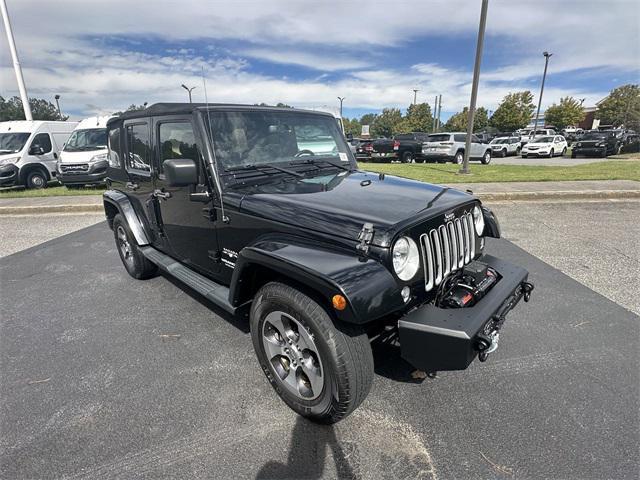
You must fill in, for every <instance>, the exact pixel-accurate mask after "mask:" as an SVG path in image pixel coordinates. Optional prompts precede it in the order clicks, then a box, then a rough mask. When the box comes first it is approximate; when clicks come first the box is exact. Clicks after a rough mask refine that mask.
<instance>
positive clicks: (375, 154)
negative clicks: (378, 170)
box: [371, 132, 429, 163]
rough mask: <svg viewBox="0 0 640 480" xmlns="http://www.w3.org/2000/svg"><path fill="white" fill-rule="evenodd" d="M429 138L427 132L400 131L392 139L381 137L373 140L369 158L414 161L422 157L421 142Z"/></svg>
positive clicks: (379, 160) (384, 160)
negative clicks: (400, 132)
mask: <svg viewBox="0 0 640 480" xmlns="http://www.w3.org/2000/svg"><path fill="white" fill-rule="evenodd" d="M428 138H429V134H428V133H422V132H411V133H402V134H398V135H396V136H394V137H393V138H392V139H389V138H381V139H379V140H376V141H374V142H373V149H372V151H371V160H372V161H374V162H375V161H378V162H394V161H400V162H402V163H415V161H416V160H419V159H422V144H423V143H424V142H426V141H427V139H428Z"/></svg>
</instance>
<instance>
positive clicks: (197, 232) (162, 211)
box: [153, 116, 220, 275]
mask: <svg viewBox="0 0 640 480" xmlns="http://www.w3.org/2000/svg"><path fill="white" fill-rule="evenodd" d="M153 128H154V137H155V139H156V140H155V142H154V151H155V155H154V157H155V160H154V169H155V171H156V175H155V190H154V192H155V198H156V202H157V205H158V209H159V219H158V220H159V224H160V230H161V234H162V237H163V238H164V239H165V242H166V247H167V249H168V252H167V253H168V254H170V255H172V256H173V257H174V258H176V259H177V260H179V261H180V262H182V263H184V264H186V265H189V266H190V267H193V268H195V269H196V270H200V271H202V272H203V273H208V274H212V275H215V274H216V272H218V271H219V269H220V263H219V260H220V255H219V252H218V241H217V237H216V229H215V225H214V222H213V218H211V212H210V207H211V204H210V203H209V204H203V203H199V202H195V201H193V200H192V199H191V197H190V194H191V193H194V192H196V191H204V190H206V187H205V184H206V175H205V172H204V162H203V160H202V155H201V154H200V148H199V147H198V145H197V142H196V137H195V134H194V127H193V124H192V122H191V117H189V116H184V117H182V116H168V117H159V118H155V119H154V127H153ZM171 159H190V160H193V161H195V163H196V165H197V166H198V177H199V182H198V183H199V185H190V186H186V187H172V186H169V185H168V184H167V182H166V177H165V174H164V168H163V162H164V161H166V160H171Z"/></svg>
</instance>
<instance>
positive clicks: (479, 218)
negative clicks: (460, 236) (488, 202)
mask: <svg viewBox="0 0 640 480" xmlns="http://www.w3.org/2000/svg"><path fill="white" fill-rule="evenodd" d="M473 224H474V226H475V227H476V233H477V234H478V236H482V232H484V215H483V214H482V209H481V208H480V207H479V206H478V205H476V206H475V207H473Z"/></svg>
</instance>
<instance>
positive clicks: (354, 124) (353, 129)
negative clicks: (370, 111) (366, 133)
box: [342, 117, 362, 137]
mask: <svg viewBox="0 0 640 480" xmlns="http://www.w3.org/2000/svg"><path fill="white" fill-rule="evenodd" d="M342 124H343V125H344V133H345V134H346V135H349V134H351V135H353V136H354V137H359V136H360V134H361V133H362V125H361V124H360V121H359V120H358V119H357V118H352V119H351V120H349V119H348V118H346V117H345V118H343V119H342Z"/></svg>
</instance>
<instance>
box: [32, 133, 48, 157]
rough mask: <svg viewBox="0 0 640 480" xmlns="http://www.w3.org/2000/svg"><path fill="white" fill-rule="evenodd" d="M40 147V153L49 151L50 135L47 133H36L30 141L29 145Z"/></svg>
mask: <svg viewBox="0 0 640 480" xmlns="http://www.w3.org/2000/svg"><path fill="white" fill-rule="evenodd" d="M36 146H38V147H40V148H42V150H44V151H43V152H42V153H49V152H50V151H51V148H52V147H51V137H49V134H48V133H38V134H37V135H36V136H35V137H34V138H33V141H32V142H31V147H36Z"/></svg>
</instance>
